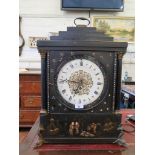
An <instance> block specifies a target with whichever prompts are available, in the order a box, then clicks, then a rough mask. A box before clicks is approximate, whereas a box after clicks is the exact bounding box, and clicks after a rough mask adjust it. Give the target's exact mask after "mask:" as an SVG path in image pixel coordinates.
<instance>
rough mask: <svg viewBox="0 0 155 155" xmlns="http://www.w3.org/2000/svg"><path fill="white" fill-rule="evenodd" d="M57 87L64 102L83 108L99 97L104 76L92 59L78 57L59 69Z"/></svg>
mask: <svg viewBox="0 0 155 155" xmlns="http://www.w3.org/2000/svg"><path fill="white" fill-rule="evenodd" d="M57 87H58V91H59V93H60V95H61V97H62V98H63V99H64V100H65V101H66V102H68V103H70V104H72V105H74V107H75V108H84V106H85V105H88V104H91V103H92V102H94V101H96V100H97V99H98V98H99V97H100V95H101V93H102V91H103V88H104V76H103V73H102V71H101V69H100V67H99V66H98V65H97V64H95V63H94V62H93V61H90V60H87V59H85V58H83V59H79V58H78V59H74V60H71V61H69V62H67V63H66V64H65V65H64V66H63V67H62V68H61V69H60V71H59V73H58V77H57Z"/></svg>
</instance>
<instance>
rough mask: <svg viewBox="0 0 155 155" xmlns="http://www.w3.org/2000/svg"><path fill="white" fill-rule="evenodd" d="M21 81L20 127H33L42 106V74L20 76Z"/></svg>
mask: <svg viewBox="0 0 155 155" xmlns="http://www.w3.org/2000/svg"><path fill="white" fill-rule="evenodd" d="M19 79H20V81H19V101H20V115H19V123H20V127H32V125H33V124H34V122H35V121H36V119H37V117H38V116H39V111H40V106H41V81H40V74H38V75H37V74H36V75H35V74H20V76H19Z"/></svg>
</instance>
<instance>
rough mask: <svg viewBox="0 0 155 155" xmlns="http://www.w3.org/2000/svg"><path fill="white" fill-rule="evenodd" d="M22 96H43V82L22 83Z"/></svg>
mask: <svg viewBox="0 0 155 155" xmlns="http://www.w3.org/2000/svg"><path fill="white" fill-rule="evenodd" d="M19 91H20V94H39V95H40V94H41V82H20V84H19Z"/></svg>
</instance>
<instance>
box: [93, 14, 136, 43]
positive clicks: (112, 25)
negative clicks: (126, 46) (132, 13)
mask: <svg viewBox="0 0 155 155" xmlns="http://www.w3.org/2000/svg"><path fill="white" fill-rule="evenodd" d="M91 23H92V26H93V27H96V28H97V30H98V31H100V32H103V33H105V34H107V35H109V36H111V37H114V41H119V42H129V43H134V40H135V18H134V17H115V16H112V17H109V16H93V17H92V22H91Z"/></svg>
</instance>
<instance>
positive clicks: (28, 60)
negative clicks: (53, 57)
mask: <svg viewBox="0 0 155 155" xmlns="http://www.w3.org/2000/svg"><path fill="white" fill-rule="evenodd" d="M19 2H20V6H19V7H20V15H21V16H22V24H21V30H22V34H23V37H24V39H25V46H24V48H23V51H22V56H21V57H20V58H19V61H20V63H19V68H31V69H32V68H33V69H39V68H40V55H39V54H38V51H37V49H36V48H30V47H29V45H28V38H29V37H30V36H32V37H48V36H49V35H50V33H49V32H58V31H59V30H61V31H62V30H66V28H67V26H74V24H73V20H74V19H75V18H76V17H86V18H89V11H62V10H61V9H60V0H20V1H19ZM124 2H125V6H124V7H125V9H124V12H106V13H105V12H103V11H102V12H101V11H100V12H97V11H91V12H90V20H91V18H92V17H93V16H127V17H134V16H135V12H134V11H135V8H134V6H135V5H134V0H124ZM134 51H135V50H134V44H133V43H130V44H129V47H128V52H127V54H126V55H125V56H124V58H123V72H122V78H123V77H124V73H125V71H128V75H129V76H131V77H132V78H133V80H134V79H135V73H134V70H135V62H134Z"/></svg>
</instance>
